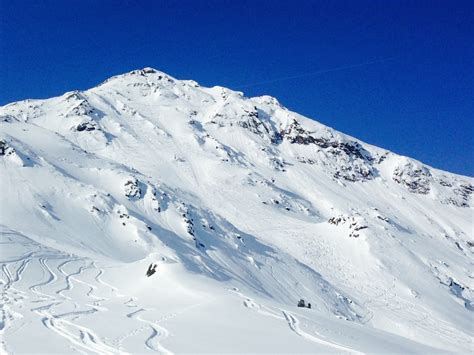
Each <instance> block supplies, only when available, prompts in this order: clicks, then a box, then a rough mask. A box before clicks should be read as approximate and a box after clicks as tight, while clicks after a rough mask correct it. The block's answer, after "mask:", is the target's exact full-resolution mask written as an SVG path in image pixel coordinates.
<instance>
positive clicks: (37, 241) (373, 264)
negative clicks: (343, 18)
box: [0, 68, 474, 353]
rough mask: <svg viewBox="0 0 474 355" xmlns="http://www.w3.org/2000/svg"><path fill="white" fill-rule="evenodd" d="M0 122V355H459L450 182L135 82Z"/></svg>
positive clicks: (464, 241)
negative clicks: (151, 267)
mask: <svg viewBox="0 0 474 355" xmlns="http://www.w3.org/2000/svg"><path fill="white" fill-rule="evenodd" d="M0 119H1V122H0V178H1V201H2V202H1V204H0V208H1V210H0V225H1V240H0V243H1V244H0V245H1V249H0V263H1V265H2V266H1V273H0V275H1V279H0V282H1V287H2V298H1V300H0V306H1V308H0V312H1V313H0V351H3V352H7V353H16V352H18V353H21V352H42V353H53V352H63V353H64V352H72V351H74V352H76V351H77V352H87V353H117V352H134V353H137V352H163V353H168V352H174V353H176V352H177V353H181V352H219V353H221V352H290V353H295V352H338V353H340V352H362V353H365V352H400V353H407V352H421V353H433V352H437V351H439V352H472V351H473V345H472V340H473V338H472V334H473V325H472V324H473V320H474V319H473V310H474V303H473V299H474V291H473V290H474V284H473V278H474V272H473V270H474V268H473V248H474V239H473V207H472V193H473V191H474V179H472V178H470V177H464V176H459V175H455V174H451V173H447V172H444V171H440V170H436V169H433V168H431V167H429V166H426V165H424V164H422V163H421V162H418V161H416V160H413V159H410V158H407V157H402V156H398V155H396V154H393V153H391V152H388V151H386V150H384V149H380V148H377V147H374V146H371V145H368V144H365V143H363V142H361V141H358V140H357V139H355V138H352V137H349V136H347V135H344V134H342V133H339V132H337V131H335V130H333V129H331V128H329V127H326V126H323V125H321V124H319V123H317V122H316V121H313V120H309V119H307V118H305V117H303V116H300V115H298V114H296V113H294V112H291V111H288V110H287V109H285V108H284V107H283V106H281V105H280V104H279V103H278V101H277V100H276V99H274V98H271V97H268V96H264V97H256V98H246V97H244V96H243V95H242V93H239V92H234V91H231V90H229V89H226V88H222V87H214V88H203V87H200V86H199V85H198V84H197V83H196V82H194V81H184V80H176V79H174V78H172V77H170V76H169V75H167V74H164V73H162V72H159V71H156V70H154V69H151V68H145V69H142V70H137V71H133V72H131V73H127V74H124V75H119V76H117V77H113V78H111V79H109V80H107V81H106V82H104V83H102V84H101V85H99V86H97V87H95V88H92V89H90V90H87V91H84V92H77V91H76V92H70V93H66V94H64V95H63V96H60V97H56V98H51V99H48V100H26V101H21V102H17V103H12V104H9V105H6V106H3V107H1V108H0ZM150 263H156V264H157V265H158V266H157V272H156V273H155V274H154V275H152V276H151V277H146V276H145V273H146V270H147V268H148V266H149V265H150ZM300 298H304V299H305V300H306V301H309V302H311V304H312V309H306V308H297V307H296V304H297V302H298V300H299V299H300ZM25 339H28V340H27V341H25Z"/></svg>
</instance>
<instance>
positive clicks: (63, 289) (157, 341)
mask: <svg viewBox="0 0 474 355" xmlns="http://www.w3.org/2000/svg"><path fill="white" fill-rule="evenodd" d="M30 246H31V245H30ZM56 260H57V262H54V263H53V261H56ZM32 262H34V263H37V265H38V266H39V270H41V271H42V273H41V278H42V280H39V281H37V282H36V283H33V284H30V285H29V286H28V287H27V290H29V291H30V292H31V295H33V298H32V299H30V300H28V302H29V304H30V307H29V311H30V312H33V313H36V314H37V315H38V317H39V318H38V321H39V322H40V323H41V324H42V325H43V326H44V327H45V328H46V329H48V330H49V331H51V332H53V333H55V334H56V335H57V336H59V337H61V338H63V339H65V340H66V341H67V343H69V347H68V349H69V350H71V349H72V350H73V351H75V352H79V353H85V354H90V353H94V354H117V353H124V352H126V351H127V349H125V348H124V347H123V341H124V340H125V339H126V338H129V337H131V336H135V335H137V334H138V333H140V332H146V331H149V334H147V335H145V334H144V335H143V344H144V346H145V347H146V349H148V350H149V351H151V352H158V353H162V354H171V351H169V350H168V349H166V348H165V347H164V346H163V345H162V344H161V342H162V340H163V339H165V338H166V337H168V336H169V332H168V330H167V329H166V328H164V327H162V326H161V325H159V324H157V323H158V322H152V321H149V320H146V319H144V318H142V315H143V314H144V313H145V312H147V311H149V310H151V309H145V308H140V309H139V310H137V311H135V312H132V313H130V312H126V311H127V309H128V310H129V309H130V307H136V308H138V307H139V303H138V300H137V298H135V297H131V296H127V295H122V294H120V293H119V292H118V289H117V288H116V287H114V286H112V285H110V284H108V283H106V282H104V281H103V280H102V279H101V277H102V276H103V274H104V269H102V268H100V267H99V266H98V264H97V263H96V262H90V261H89V260H88V259H85V258H76V257H72V256H71V255H67V254H62V253H61V254H54V253H51V254H49V253H43V252H42V253H36V252H31V253H27V254H24V255H22V256H21V257H18V258H13V259H11V260H9V261H4V262H2V264H1V266H0V272H1V275H2V278H1V284H0V287H1V289H2V293H1V299H0V301H1V303H0V306H1V307H0V354H3V353H5V354H7V353H12V350H11V349H10V348H9V347H8V344H7V342H6V341H5V332H6V331H7V330H10V328H11V327H12V323H13V322H14V321H15V320H16V319H19V318H22V315H21V314H20V313H18V312H17V309H18V310H20V309H21V308H23V307H24V304H23V303H24V302H23V300H25V299H26V298H27V297H26V293H25V292H23V291H20V290H19V289H15V287H14V286H15V284H17V283H18V282H20V281H21V279H22V275H23V274H24V273H25V271H26V270H27V269H28V266H29V265H30V264H31V263H32ZM74 263H78V264H79V265H78V267H77V269H76V270H75V271H73V272H67V271H66V269H67V268H68V266H71V265H73V264H74ZM33 269H34V268H32V270H33ZM90 269H93V270H94V271H93V272H95V275H93V276H91V278H90V279H87V278H86V277H84V276H83V274H84V272H85V271H87V270H90ZM36 270H38V269H36ZM38 277H39V276H38ZM91 281H93V282H91ZM75 283H76V284H82V285H84V286H86V287H87V290H86V291H84V292H83V291H82V288H81V289H77V290H78V291H76V292H74V294H71V292H72V290H74V284H75ZM103 286H105V287H106V288H107V289H109V290H110V292H111V293H112V294H113V298H112V299H111V298H107V297H99V296H97V295H95V294H94V293H95V292H96V291H97V290H98V289H99V288H103ZM79 290H80V291H79ZM77 292H81V293H82V292H83V295H84V296H85V299H82V300H80V297H77ZM121 297H127V301H126V302H122V303H121V304H122V307H123V317H125V318H127V319H130V320H133V321H137V322H141V323H142V324H143V325H142V327H141V328H139V329H136V330H135V331H133V332H131V333H127V334H125V335H124V336H121V337H119V338H118V341H115V342H113V341H112V342H108V341H106V338H102V337H101V336H100V334H98V333H96V332H95V331H94V330H92V329H91V328H88V327H86V326H84V325H83V323H84V322H82V321H81V324H78V321H80V320H82V319H83V318H84V319H86V318H87V317H90V316H101V315H100V314H101V313H103V312H107V311H108V308H107V307H105V306H103V305H102V304H103V303H107V302H114V301H115V299H117V298H121ZM79 300H80V301H79ZM88 300H89V302H88ZM35 304H37V305H36V306H34V305H35ZM38 304H39V305H38ZM13 308H14V309H15V310H13ZM59 309H61V312H60V313H58V312H57V311H56V310H59ZM120 311H121V310H120ZM120 311H119V312H120ZM92 324H93V323H92ZM22 326H25V324H21V325H19V327H22ZM19 327H16V330H18V329H19ZM12 330H13V328H12ZM115 345H116V346H115ZM69 350H68V351H69Z"/></svg>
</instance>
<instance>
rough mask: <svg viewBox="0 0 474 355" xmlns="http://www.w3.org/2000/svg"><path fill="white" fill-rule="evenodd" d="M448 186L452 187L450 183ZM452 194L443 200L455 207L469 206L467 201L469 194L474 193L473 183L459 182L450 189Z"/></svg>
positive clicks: (469, 197)
mask: <svg viewBox="0 0 474 355" xmlns="http://www.w3.org/2000/svg"><path fill="white" fill-rule="evenodd" d="M449 187H452V185H450V186H449ZM452 192H453V193H454V196H453V197H451V198H448V199H446V200H445V201H443V202H444V203H446V204H449V205H453V206H456V207H470V204H469V201H470V199H471V195H472V194H473V193H474V185H472V184H468V183H466V184H460V185H458V186H456V187H454V188H453V189H452Z"/></svg>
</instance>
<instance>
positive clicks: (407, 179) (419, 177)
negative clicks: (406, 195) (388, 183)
mask: <svg viewBox="0 0 474 355" xmlns="http://www.w3.org/2000/svg"><path fill="white" fill-rule="evenodd" d="M392 178H393V180H394V181H395V182H397V183H399V184H400V185H402V186H404V187H405V188H407V189H408V190H409V191H410V192H413V193H417V194H423V195H426V194H428V193H429V192H430V190H431V180H432V175H431V172H430V171H429V169H428V168H426V167H424V166H420V165H415V164H414V163H412V162H407V163H406V164H405V165H403V166H398V167H396V168H395V170H394V171H393V176H392Z"/></svg>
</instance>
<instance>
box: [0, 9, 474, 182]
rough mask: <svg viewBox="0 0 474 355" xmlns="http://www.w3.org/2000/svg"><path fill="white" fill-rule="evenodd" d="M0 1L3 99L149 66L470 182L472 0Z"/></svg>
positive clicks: (49, 92) (88, 83) (473, 152)
mask: <svg viewBox="0 0 474 355" xmlns="http://www.w3.org/2000/svg"><path fill="white" fill-rule="evenodd" d="M0 4H1V8H0V26H1V33H0V36H1V37H0V46H1V50H0V64H1V66H0V105H3V104H6V103H9V102H12V101H17V100H21V99H25V98H46V97H50V96H55V95H60V94H62V93H63V92H65V91H70V90H73V89H87V88H90V87H92V86H95V85H97V84H98V83H99V82H101V81H102V80H104V79H106V78H107V77H109V76H112V75H115V74H120V73H123V72H127V71H130V70H133V69H137V68H142V67H146V66H150V67H154V68H156V69H159V70H162V71H164V72H166V73H168V74H170V75H172V76H175V77H176V78H178V79H194V80H196V81H198V82H199V83H200V84H202V85H205V86H213V85H221V86H226V87H230V88H232V89H238V90H241V91H244V93H245V94H246V95H247V96H256V95H263V94H268V95H272V96H275V97H277V98H278V99H279V101H280V102H281V103H283V104H284V105H285V106H287V107H288V108H290V109H292V110H294V111H297V112H299V113H302V114H304V115H306V116H308V117H311V118H314V119H316V120H318V121H320V122H322V123H324V124H327V125H329V126H331V127H334V128H336V129H338V130H340V131H342V132H344V133H347V134H350V135H352V136H355V137H357V138H359V139H362V140H364V141H366V142H368V143H371V144H374V145H378V146H381V147H384V148H387V149H390V150H392V151H394V152H396V153H399V154H403V155H409V156H412V157H414V158H416V159H419V160H421V161H423V162H425V163H427V164H430V165H432V166H434V167H437V168H441V169H445V170H448V171H452V172H456V173H460V174H464V175H470V176H474V148H473V134H474V122H473V121H474V95H473V93H474V65H473V62H474V47H473V43H474V40H473V38H474V1H472V0H467V1H456V0H449V1H448V0H442V1H436V0H429V1H422V0H419V1H394V0H370V1H368V0H357V1H356V0H351V1H337V0H331V1H327V0H326V1H323V0H319V1H309V0H308V1H298V0H292V1H285V0H273V1H259V0H251V1H243V0H240V1H237V0H236V1H224V0H220V1H218V0H216V1H198V0H194V1H190V0H180V1H138V0H136V1H131V0H130V1H120V0H113V1H105V0H94V1H92V0H81V1H77V0H68V1H63V0H57V1H45V0H43V1H42V0H35V1H21V0H15V1H9V0H0Z"/></svg>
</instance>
